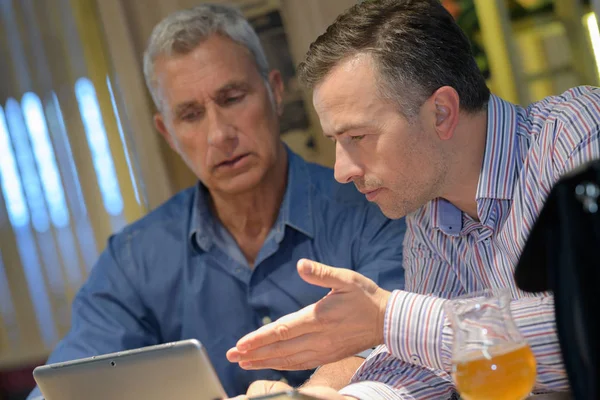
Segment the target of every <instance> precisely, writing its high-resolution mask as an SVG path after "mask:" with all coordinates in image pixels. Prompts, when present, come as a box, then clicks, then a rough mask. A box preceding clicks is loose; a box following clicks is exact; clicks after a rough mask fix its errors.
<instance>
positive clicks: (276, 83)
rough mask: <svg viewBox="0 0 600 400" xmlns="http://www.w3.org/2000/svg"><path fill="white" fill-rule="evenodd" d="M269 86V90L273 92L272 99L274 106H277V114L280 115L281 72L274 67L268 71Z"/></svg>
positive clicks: (281, 108) (281, 103)
mask: <svg viewBox="0 0 600 400" xmlns="http://www.w3.org/2000/svg"><path fill="white" fill-rule="evenodd" d="M269 86H271V92H272V93H273V99H274V100H275V107H276V108H277V114H278V115H279V116H281V115H282V114H283V90H284V87H283V77H282V76H281V72H279V71H278V70H276V69H274V70H272V71H271V72H269Z"/></svg>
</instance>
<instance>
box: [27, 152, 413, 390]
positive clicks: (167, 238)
mask: <svg viewBox="0 0 600 400" xmlns="http://www.w3.org/2000/svg"><path fill="white" fill-rule="evenodd" d="M288 155H289V162H288V184H287V189H286V192H285V194H284V198H283V202H282V204H281V208H280V210H279V215H278V218H277V220H276V222H275V224H274V226H273V228H272V230H271V232H270V234H269V235H268V237H267V239H266V240H265V243H264V244H263V246H262V248H261V250H260V252H259V254H258V257H257V259H256V261H255V264H254V265H255V266H254V269H250V268H249V266H248V263H247V262H246V260H245V258H244V257H243V255H242V253H241V251H240V249H239V248H238V246H237V244H236V243H235V241H234V240H233V238H232V237H231V236H230V235H229V233H228V232H227V230H225V229H224V228H223V227H222V225H221V224H220V223H219V222H218V221H217V220H216V219H215V218H214V217H213V215H212V214H211V212H210V209H209V207H208V201H207V200H208V192H207V191H206V189H205V188H204V187H203V186H202V185H198V186H197V187H195V188H190V189H188V190H185V191H183V192H181V193H179V194H177V195H176V196H174V197H173V198H172V199H170V200H169V201H168V202H166V203H165V204H164V205H162V206H161V207H159V208H158V209H156V210H155V211H153V212H151V213H149V214H148V215H147V216H145V217H144V218H142V219H141V220H139V221H137V222H135V223H133V224H131V225H129V226H128V227H126V228H125V229H124V230H123V231H122V232H120V233H118V234H116V235H114V236H112V237H111V238H110V239H109V240H108V245H107V247H106V249H105V250H104V252H103V253H102V254H101V256H100V258H99V260H98V262H97V264H96V265H95V267H94V268H93V269H92V272H91V274H90V276H89V278H88V280H87V282H86V283H85V284H84V285H83V286H82V288H81V290H80V291H79V293H78V294H77V296H76V297H75V300H74V302H73V311H72V314H73V317H72V327H71V330H70V332H69V333H68V334H67V336H66V337H65V338H64V339H63V340H62V341H61V342H60V343H59V345H58V346H57V347H56V349H55V350H54V352H53V353H52V355H51V356H50V358H49V360H48V363H55V362H60V361H66V360H71V359H76V358H82V357H89V356H93V355H99V354H105V353H110V352H115V351H121V350H126V349H132V348H137V347H142V346H149V345H153V344H159V343H164V342H170V341H177V340H183V339H188V338H196V339H198V340H199V341H200V342H201V343H202V344H203V345H204V346H205V347H206V349H207V352H208V354H209V357H210V359H211V362H212V363H213V365H214V367H215V370H216V371H217V373H218V375H219V378H220V379H221V382H222V383H223V386H224V387H225V390H226V391H227V393H228V394H229V395H237V394H240V393H244V392H245V391H246V389H247V387H248V386H249V384H250V383H252V382H253V381H255V380H257V379H269V380H279V379H281V378H285V379H287V381H288V382H289V383H290V384H291V385H299V384H301V383H303V381H305V380H306V379H307V378H308V377H309V375H310V373H311V371H289V372H287V371H274V370H261V371H245V370H242V369H241V368H239V366H238V365H237V364H232V363H229V362H228V361H227V359H226V358H225V353H226V351H227V350H228V349H229V348H231V347H233V346H235V343H236V342H237V340H238V339H240V338H241V337H242V336H244V335H245V334H247V333H248V332H251V331H254V330H256V329H257V328H259V327H260V326H261V325H262V324H263V323H264V322H265V321H268V320H269V319H270V320H273V321H274V320H276V319H277V318H279V317H281V316H283V315H285V314H288V313H291V312H294V311H297V310H298V309H300V308H302V307H304V306H307V305H309V304H312V303H314V302H315V301H317V300H319V299H320V298H321V297H323V296H324V295H325V294H326V293H327V292H328V290H327V289H324V288H320V287H316V286H311V285H309V284H308V283H306V282H304V281H303V280H302V279H301V278H300V277H299V275H298V273H297V271H296V262H297V261H298V260H299V259H300V258H309V259H313V260H317V261H320V262H323V263H325V264H329V265H334V266H337V267H341V268H349V269H353V270H356V271H358V272H360V273H362V274H363V275H366V276H368V277H369V278H371V279H373V280H374V281H375V282H377V283H378V284H379V285H380V286H382V287H383V288H386V289H388V290H391V289H398V288H403V287H404V269H403V268H402V241H403V237H404V232H405V225H404V220H398V221H391V220H388V219H387V218H385V217H384V216H383V214H382V213H381V212H380V210H379V208H378V207H377V206H376V205H374V204H370V203H368V202H367V201H366V199H365V198H364V196H363V195H361V194H360V193H359V192H358V191H356V189H355V188H354V186H353V185H340V184H338V183H337V182H335V180H334V178H333V172H332V170H331V169H329V168H325V167H321V166H318V165H315V164H310V163H307V162H305V161H304V160H302V159H301V158H300V157H299V156H297V155H295V154H294V153H292V152H291V151H289V150H288ZM39 395H40V393H39V390H38V389H36V390H35V391H34V392H32V394H31V395H30V398H33V397H35V396H39Z"/></svg>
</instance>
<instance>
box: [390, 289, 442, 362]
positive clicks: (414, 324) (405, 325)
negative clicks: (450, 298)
mask: <svg viewBox="0 0 600 400" xmlns="http://www.w3.org/2000/svg"><path fill="white" fill-rule="evenodd" d="M446 301H447V300H444V299H440V298H438V297H434V296H428V295H422V294H417V293H409V292H405V291H402V290H396V291H394V292H392V295H391V296H390V299H389V301H388V304H387V308H386V311H385V320H384V325H383V333H384V342H385V344H386V345H387V347H388V349H389V350H390V352H391V353H392V354H393V355H394V356H396V357H397V358H399V359H400V360H403V361H405V362H408V363H412V364H415V365H420V366H424V367H429V368H437V369H441V370H444V371H448V370H450V367H451V355H452V331H451V329H450V326H449V323H448V322H447V321H446V318H445V313H444V304H445V303H446Z"/></svg>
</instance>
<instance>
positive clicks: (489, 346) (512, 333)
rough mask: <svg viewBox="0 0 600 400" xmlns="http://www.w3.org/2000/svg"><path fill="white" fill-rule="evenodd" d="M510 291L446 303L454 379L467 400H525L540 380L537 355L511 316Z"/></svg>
mask: <svg viewBox="0 0 600 400" xmlns="http://www.w3.org/2000/svg"><path fill="white" fill-rule="evenodd" d="M510 300H511V297H510V292H509V291H508V290H504V289H500V290H494V291H492V290H485V291H482V292H477V293H472V294H469V295H466V296H462V297H457V298H455V299H452V300H449V301H448V302H446V304H445V306H444V308H445V311H446V315H447V316H448V319H449V320H450V324H451V326H452V329H453V331H454V340H453V344H452V378H453V379H454V384H455V385H456V388H457V390H458V392H459V393H460V395H461V398H463V399H465V400H496V399H498V400H500V399H502V400H521V399H524V398H526V397H527V396H528V395H529V393H530V392H531V390H532V389H533V386H534V384H535V379H536V362H535V357H534V355H533V352H532V351H531V348H530V347H529V345H528V344H527V343H526V342H525V340H524V339H523V337H522V336H521V334H520V333H519V331H518V329H517V327H516V325H515V323H514V321H513V319H512V316H511V314H510Z"/></svg>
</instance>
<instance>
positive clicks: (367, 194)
mask: <svg viewBox="0 0 600 400" xmlns="http://www.w3.org/2000/svg"><path fill="white" fill-rule="evenodd" d="M380 191H381V188H377V189H373V190H364V189H359V192H361V193H362V194H364V195H365V197H366V198H367V200H369V201H373V199H375V197H377V195H378V194H379V192H380Z"/></svg>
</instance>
